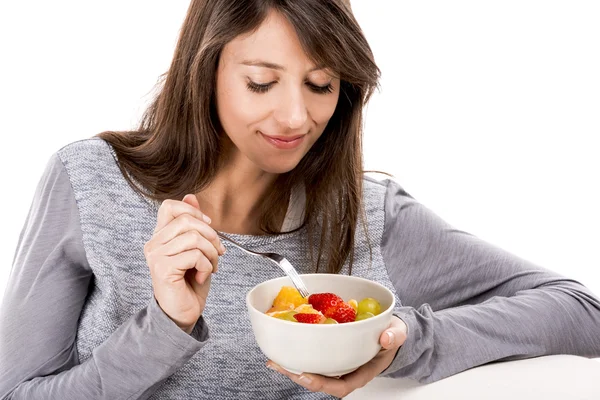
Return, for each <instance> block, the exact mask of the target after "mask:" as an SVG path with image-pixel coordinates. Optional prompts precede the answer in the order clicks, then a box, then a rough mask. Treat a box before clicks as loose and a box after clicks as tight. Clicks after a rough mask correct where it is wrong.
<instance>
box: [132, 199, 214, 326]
mask: <svg viewBox="0 0 600 400" xmlns="http://www.w3.org/2000/svg"><path fill="white" fill-rule="evenodd" d="M199 208H200V206H199V204H198V200H197V199H196V196H194V195H191V194H188V195H186V196H185V197H184V198H183V200H182V201H177V200H165V201H164V202H163V203H162V204H161V206H160V208H159V210H158V217H157V221H156V228H155V229H154V234H153V235H152V238H151V239H150V240H149V241H148V242H147V243H146V245H145V246H144V255H145V257H146V262H147V263H148V267H149V268H150V275H151V277H152V287H153V289H154V297H155V298H156V301H157V303H158V305H159V306H160V308H161V309H162V310H163V311H164V312H165V314H167V315H168V316H169V318H171V319H172V320H173V321H174V322H175V323H176V324H177V325H178V326H179V327H180V328H181V329H183V330H184V331H186V332H187V333H191V331H192V329H193V328H194V325H195V324H196V322H197V321H198V318H200V316H201V315H202V313H203V311H204V307H205V305H206V297H207V296H208V291H209V288H210V277H211V274H212V273H214V272H217V263H218V259H219V256H220V255H223V254H224V253H225V247H224V246H223V244H222V243H221V241H220V240H219V237H218V236H217V233H216V231H215V230H214V229H212V228H211V227H210V226H209V224H210V218H208V217H207V216H205V215H204V214H203V213H202V212H201V211H200V209H199Z"/></svg>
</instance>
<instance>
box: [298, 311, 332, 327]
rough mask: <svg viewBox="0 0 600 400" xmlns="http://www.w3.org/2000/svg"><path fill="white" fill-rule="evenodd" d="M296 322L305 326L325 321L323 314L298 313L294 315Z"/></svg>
mask: <svg viewBox="0 0 600 400" xmlns="http://www.w3.org/2000/svg"><path fill="white" fill-rule="evenodd" d="M294 318H296V321H298V322H302V323H304V324H319V323H321V321H323V320H324V319H325V317H323V316H322V315H321V314H308V313H298V314H294Z"/></svg>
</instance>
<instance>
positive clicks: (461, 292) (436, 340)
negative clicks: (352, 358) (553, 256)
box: [382, 181, 600, 383]
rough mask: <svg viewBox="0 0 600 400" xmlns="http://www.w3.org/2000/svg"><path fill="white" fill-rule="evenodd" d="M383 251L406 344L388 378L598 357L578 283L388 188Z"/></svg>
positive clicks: (432, 377) (597, 305)
mask: <svg viewBox="0 0 600 400" xmlns="http://www.w3.org/2000/svg"><path fill="white" fill-rule="evenodd" d="M385 207H386V210H385V219H386V220H385V225H384V234H383V238H382V255H383V258H384V261H385V263H386V268H387V270H388V274H389V276H390V278H391V280H392V283H393V285H394V287H395V289H396V290H397V293H398V296H399V297H400V300H401V302H402V307H401V308H400V309H399V312H398V313H397V316H398V317H399V318H401V319H402V320H404V321H405V322H406V324H407V327H408V338H407V340H406V342H405V343H404V345H403V346H402V347H401V348H400V350H399V351H398V353H397V355H396V357H395V359H394V361H393V363H392V364H391V365H390V367H389V368H388V369H387V370H386V371H384V373H383V375H384V376H391V377H408V378H412V379H416V380H418V381H420V382H423V383H428V382H433V381H436V380H439V379H442V378H445V377H447V376H450V375H453V374H456V373H458V372H461V371H464V370H466V369H468V368H472V367H475V366H478V365H482V364H485V363H489V362H493V361H500V360H515V359H522V358H528V357H536V356H542V355H550V354H574V355H581V356H587V357H598V356H600V301H599V300H598V298H597V297H595V296H594V295H593V294H592V293H591V292H590V291H589V290H588V289H587V288H586V287H584V286H583V285H581V284H580V283H578V282H576V281H573V280H570V279H566V278H564V277H562V276H560V275H558V274H556V273H554V272H551V271H549V270H546V269H543V268H540V267H538V266H536V265H534V264H532V263H530V262H527V261H525V260H523V259H520V258H518V257H516V256H514V255H512V254H509V253H508V252H506V251H503V250H501V249H499V248H497V247H495V246H492V245H490V244H488V243H486V242H484V241H482V240H480V239H478V238H477V237H474V236H473V235H470V234H467V233H465V232H462V231H459V230H456V229H454V228H453V227H451V226H450V225H448V224H447V223H445V222H444V221H442V220H441V219H440V218H439V217H437V216H436V215H435V214H433V213H432V212H431V211H430V210H428V209H427V208H426V207H424V206H423V205H421V204H419V203H418V202H417V201H415V200H414V199H413V198H411V196H409V195H408V194H407V193H406V192H405V191H404V190H403V189H402V188H401V187H400V186H399V185H398V184H397V183H395V182H393V181H389V182H388V188H387V194H386V201H385Z"/></svg>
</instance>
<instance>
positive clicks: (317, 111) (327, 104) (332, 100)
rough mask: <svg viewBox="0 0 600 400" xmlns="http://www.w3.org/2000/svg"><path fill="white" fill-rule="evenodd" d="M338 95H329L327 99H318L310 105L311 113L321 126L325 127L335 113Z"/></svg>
mask: <svg viewBox="0 0 600 400" xmlns="http://www.w3.org/2000/svg"><path fill="white" fill-rule="evenodd" d="M337 102H338V96H333V95H332V96H328V97H327V98H326V99H317V100H315V101H313V102H312V103H311V104H310V106H309V112H310V115H311V117H312V119H313V121H315V123H316V124H317V126H319V127H320V128H322V129H324V128H325V125H327V122H329V119H331V116H332V115H333V113H334V111H335V108H336V106H337Z"/></svg>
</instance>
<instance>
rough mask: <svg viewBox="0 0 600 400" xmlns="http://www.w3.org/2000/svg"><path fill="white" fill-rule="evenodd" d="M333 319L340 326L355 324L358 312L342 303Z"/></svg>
mask: <svg viewBox="0 0 600 400" xmlns="http://www.w3.org/2000/svg"><path fill="white" fill-rule="evenodd" d="M331 318H333V319H335V320H336V321H337V322H339V323H340V324H343V323H344V322H354V320H355V319H356V310H355V309H354V308H352V307H351V306H350V305H348V304H346V303H341V304H339V305H338V307H337V309H336V310H335V313H334V314H333V315H332V316H331Z"/></svg>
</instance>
